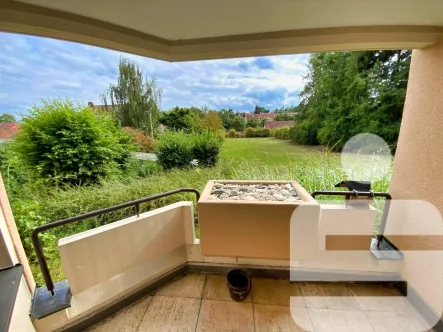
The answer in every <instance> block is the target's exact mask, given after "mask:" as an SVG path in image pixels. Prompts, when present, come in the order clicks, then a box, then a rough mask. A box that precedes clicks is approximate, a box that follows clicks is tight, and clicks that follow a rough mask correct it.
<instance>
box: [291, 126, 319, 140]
mask: <svg viewBox="0 0 443 332" xmlns="http://www.w3.org/2000/svg"><path fill="white" fill-rule="evenodd" d="M317 129H318V128H317V126H316V125H315V123H314V122H312V121H310V120H305V121H302V122H300V123H297V124H295V125H294V126H292V127H291V129H290V130H289V136H290V138H291V140H292V141H294V142H295V143H298V144H305V145H318V144H319V143H318V139H317Z"/></svg>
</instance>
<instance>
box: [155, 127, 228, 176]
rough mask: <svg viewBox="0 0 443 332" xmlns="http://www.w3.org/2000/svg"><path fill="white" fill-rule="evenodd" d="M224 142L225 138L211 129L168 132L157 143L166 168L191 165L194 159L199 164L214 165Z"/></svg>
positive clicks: (160, 158) (159, 154) (159, 157)
mask: <svg viewBox="0 0 443 332" xmlns="http://www.w3.org/2000/svg"><path fill="white" fill-rule="evenodd" d="M222 142H223V138H221V137H220V135H219V134H218V133H214V132H211V131H205V132H194V133H185V132H183V131H178V132H167V133H165V134H164V135H162V136H161V137H160V139H159V141H158V144H157V150H156V151H157V157H158V162H159V164H160V165H161V166H162V167H163V169H165V170H170V169H172V168H186V167H189V166H190V165H191V162H192V161H193V160H194V159H196V160H197V162H198V165H201V166H204V167H209V166H214V165H215V164H216V163H217V162H218V156H219V154H220V149H221V145H222Z"/></svg>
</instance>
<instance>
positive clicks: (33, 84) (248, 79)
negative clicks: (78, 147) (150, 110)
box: [0, 33, 308, 114]
mask: <svg viewBox="0 0 443 332" xmlns="http://www.w3.org/2000/svg"><path fill="white" fill-rule="evenodd" d="M121 56H125V57H128V58H130V59H131V60H132V61H135V62H137V63H138V64H139V66H140V67H141V68H142V70H143V72H144V73H146V74H147V75H148V76H152V75H154V76H155V77H156V78H157V80H158V83H159V86H160V87H162V89H163V92H164V94H163V105H162V106H163V108H165V109H168V108H170V107H173V106H175V105H180V106H202V105H204V104H207V105H209V106H210V107H213V108H216V109H219V108H222V107H225V108H233V109H234V110H238V111H250V110H252V109H253V107H254V105H256V104H259V105H265V106H266V107H269V108H276V107H280V106H282V105H291V104H297V103H298V97H297V96H298V91H300V90H301V89H302V87H303V80H302V77H303V76H304V74H305V70H306V63H307V60H308V56H307V55H289V56H274V57H261V58H242V59H227V60H210V61H194V62H180V63H168V62H165V61H160V60H154V59H149V58H143V57H140V56H136V55H131V54H124V53H121V52H116V51H111V50H107V49H101V48H98V47H92V46H88V45H82V44H77V43H70V42H64V41H59V40H54V39H47V38H39V37H30V36H24V35H16V34H7V33H0V112H1V113H3V112H13V113H15V114H18V113H25V112H26V111H27V109H28V108H29V107H30V106H31V105H33V104H36V103H38V102H39V100H40V99H41V98H52V97H68V98H72V99H75V100H79V101H82V102H84V103H87V102H88V101H93V102H94V103H100V95H101V94H102V93H103V92H104V91H105V90H106V89H107V88H108V87H109V84H110V83H115V81H116V80H117V76H118V61H119V58H120V57H121Z"/></svg>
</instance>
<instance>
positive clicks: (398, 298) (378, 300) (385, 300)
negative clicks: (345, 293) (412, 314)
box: [348, 284, 412, 311]
mask: <svg viewBox="0 0 443 332" xmlns="http://www.w3.org/2000/svg"><path fill="white" fill-rule="evenodd" d="M348 288H349V290H350V291H351V293H352V295H354V297H355V299H356V300H357V302H358V304H359V305H360V307H361V308H362V309H363V310H379V311H386V310H391V311H402V310H409V309H410V308H412V307H411V306H410V305H409V303H408V301H407V300H406V298H405V297H404V296H402V295H401V294H400V292H399V291H398V290H397V289H395V288H394V287H391V286H381V285H371V284H349V285H348Z"/></svg>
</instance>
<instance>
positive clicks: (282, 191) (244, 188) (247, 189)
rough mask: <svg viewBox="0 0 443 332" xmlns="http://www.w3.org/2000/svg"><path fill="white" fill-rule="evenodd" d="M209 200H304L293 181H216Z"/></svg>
mask: <svg viewBox="0 0 443 332" xmlns="http://www.w3.org/2000/svg"><path fill="white" fill-rule="evenodd" d="M208 199H209V200H237V201H238V200H242V201H281V202H283V201H287V202H297V201H300V202H301V201H302V199H300V197H299V196H298V194H297V191H296V190H295V188H294V187H293V186H292V184H291V183H286V184H269V183H256V184H224V183H217V182H216V183H214V186H213V187H212V190H211V195H210V196H209V197H208Z"/></svg>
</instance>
